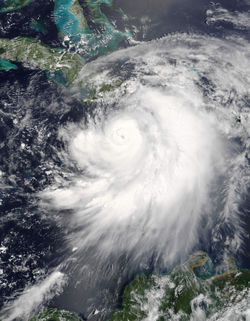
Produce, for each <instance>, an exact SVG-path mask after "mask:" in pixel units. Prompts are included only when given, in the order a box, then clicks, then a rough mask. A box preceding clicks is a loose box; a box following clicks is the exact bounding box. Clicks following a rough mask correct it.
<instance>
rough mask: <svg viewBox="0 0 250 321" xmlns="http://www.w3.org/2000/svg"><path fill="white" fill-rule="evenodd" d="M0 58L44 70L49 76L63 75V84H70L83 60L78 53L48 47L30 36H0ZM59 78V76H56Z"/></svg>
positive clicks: (82, 64) (80, 67)
mask: <svg viewBox="0 0 250 321" xmlns="http://www.w3.org/2000/svg"><path fill="white" fill-rule="evenodd" d="M0 58H1V59H5V60H8V61H14V62H21V63H23V64H24V65H27V66H29V68H39V69H42V70H46V71H48V72H49V73H50V76H51V77H53V76H54V75H55V77H56V76H58V73H60V75H59V76H60V77H64V78H65V79H64V80H65V84H71V83H72V82H73V80H74V79H75V77H76V76H77V75H78V73H79V71H80V70H81V69H82V67H83V66H84V64H85V61H84V59H83V58H82V57H80V56H79V55H78V54H76V53H73V52H70V51H66V50H62V49H54V48H50V47H48V46H47V45H45V44H43V43H42V42H40V41H37V40H35V39H32V38H25V37H17V38H13V39H7V38H0ZM58 79H59V78H58Z"/></svg>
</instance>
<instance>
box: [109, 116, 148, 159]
mask: <svg viewBox="0 0 250 321" xmlns="http://www.w3.org/2000/svg"><path fill="white" fill-rule="evenodd" d="M106 125H107V126H106V129H105V133H104V134H105V139H106V142H107V143H108V144H110V147H111V148H114V152H115V151H116V152H117V153H119V152H124V153H125V152H126V153H127V152H128V153H130V154H134V153H136V152H137V151H138V150H139V149H140V147H141V144H143V138H142V132H141V130H140V128H139V126H138V123H137V121H136V120H134V119H130V118H120V119H115V120H111V121H110V122H109V123H107V124H106ZM111 156H112V155H111ZM124 156H125V155H124Z"/></svg>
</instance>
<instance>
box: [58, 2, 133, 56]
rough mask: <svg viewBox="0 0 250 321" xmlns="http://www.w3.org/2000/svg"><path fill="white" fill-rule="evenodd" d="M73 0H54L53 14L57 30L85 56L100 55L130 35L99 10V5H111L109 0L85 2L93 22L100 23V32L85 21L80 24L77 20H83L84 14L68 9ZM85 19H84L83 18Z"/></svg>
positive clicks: (115, 47)
mask: <svg viewBox="0 0 250 321" xmlns="http://www.w3.org/2000/svg"><path fill="white" fill-rule="evenodd" d="M73 2H74V1H73V0H55V7H54V16H55V23H56V25H57V28H58V31H59V33H60V34H61V36H62V37H65V36H66V37H68V38H69V39H70V41H71V42H73V43H74V44H77V45H78V46H79V48H81V49H83V47H84V53H85V55H87V56H90V57H92V56H100V55H104V54H107V53H109V52H111V51H113V50H115V49H117V47H118V45H119V44H120V43H121V42H122V41H123V40H125V39H127V38H129V37H131V34H130V33H129V32H121V31H118V30H116V28H115V27H114V26H113V25H112V24H111V23H110V22H109V20H108V19H107V17H106V16H105V15H104V14H103V12H102V11H101V5H102V4H106V5H108V6H111V5H112V1H111V0H92V1H88V2H87V6H88V9H89V11H90V14H91V16H92V18H93V22H94V23H97V24H101V25H102V32H101V33H99V34H97V33H94V32H93V31H91V29H90V28H89V26H88V24H87V22H86V25H85V26H82V24H81V22H80V21H79V17H80V19H82V20H83V21H84V20H85V17H84V16H81V15H80V13H78V16H76V15H75V14H73V13H72V12H71V11H70V8H71V6H72V4H73ZM85 21H86V20H85Z"/></svg>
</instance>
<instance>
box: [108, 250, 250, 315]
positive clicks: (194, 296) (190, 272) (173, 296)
mask: <svg viewBox="0 0 250 321" xmlns="http://www.w3.org/2000/svg"><path fill="white" fill-rule="evenodd" d="M226 269H227V271H225V272H224V273H222V274H218V275H213V263H212V261H211V259H210V258H209V257H208V255H207V254H206V253H204V252H201V251H199V252H196V253H194V254H193V255H191V256H190V258H189V260H188V261H187V262H186V263H184V264H183V265H180V266H177V267H175V268H174V269H173V270H172V271H171V272H169V273H168V274H166V275H143V274H142V275H137V276H136V278H135V280H134V281H132V282H131V283H130V284H129V285H128V286H126V288H125V290H124V293H123V297H122V309H121V310H117V311H116V312H115V313H114V314H113V315H112V316H111V318H110V319H109V321H135V320H137V321H140V320H143V319H144V318H145V317H148V316H149V314H150V313H151V309H156V311H155V313H156V315H157V318H156V319H154V320H157V321H164V320H172V319H173V318H174V320H179V321H189V320H190V318H191V316H192V313H193V310H194V307H195V306H196V308H197V307H202V311H203V312H202V313H204V316H205V317H206V318H209V317H210V316H212V315H213V314H214V313H216V312H217V311H219V310H220V309H225V308H229V307H231V306H232V305H233V304H237V303H240V302H241V301H242V300H244V299H246V298H249V288H250V271H249V270H237V268H236V265H235V263H234V260H233V259H232V258H229V262H228V264H227V265H226ZM157 296H158V297H157ZM155 297H157V304H156V303H155V302H154V303H153V304H152V300H154V298H155Z"/></svg>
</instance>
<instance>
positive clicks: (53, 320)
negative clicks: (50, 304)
mask: <svg viewBox="0 0 250 321" xmlns="http://www.w3.org/2000/svg"><path fill="white" fill-rule="evenodd" d="M30 321H82V318H80V317H79V316H78V315H77V314H76V313H73V312H69V311H65V310H58V309H54V308H46V309H45V310H43V312H41V313H40V314H38V315H37V316H35V317H33V318H32V319H30Z"/></svg>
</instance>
